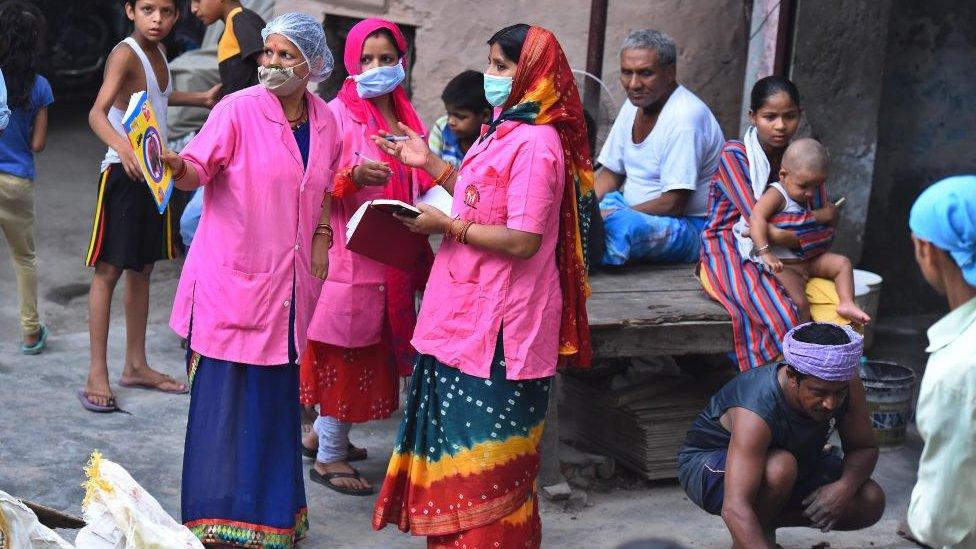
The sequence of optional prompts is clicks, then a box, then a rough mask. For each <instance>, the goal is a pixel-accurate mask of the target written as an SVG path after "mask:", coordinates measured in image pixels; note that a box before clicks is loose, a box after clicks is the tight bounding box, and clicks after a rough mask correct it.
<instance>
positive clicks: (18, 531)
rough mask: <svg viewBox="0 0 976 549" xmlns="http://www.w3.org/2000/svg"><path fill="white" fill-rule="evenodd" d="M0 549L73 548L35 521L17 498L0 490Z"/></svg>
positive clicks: (33, 515) (34, 516)
mask: <svg viewBox="0 0 976 549" xmlns="http://www.w3.org/2000/svg"><path fill="white" fill-rule="evenodd" d="M0 547H11V548H16V549H72V548H73V547H74V546H73V545H71V544H70V543H68V542H67V541H65V540H64V539H62V538H61V536H59V535H57V534H56V533H55V532H54V530H51V529H50V528H48V527H47V526H44V525H43V524H41V523H40V521H38V520H37V515H36V514H34V511H31V510H30V509H29V508H28V507H27V506H26V505H24V504H23V503H21V502H20V500H18V499H17V498H15V497H13V496H11V495H10V494H8V493H6V492H4V491H3V490H0Z"/></svg>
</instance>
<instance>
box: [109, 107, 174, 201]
mask: <svg viewBox="0 0 976 549" xmlns="http://www.w3.org/2000/svg"><path fill="white" fill-rule="evenodd" d="M122 127H123V128H125V131H126V133H127V134H128V136H129V144H130V145H132V150H133V151H134V152H135V153H136V159H137V160H138V161H139V167H141V168H142V175H143V177H145V178H146V184H147V185H149V192H150V193H151V194H152V197H153V200H154V201H155V202H156V207H157V208H158V209H159V213H163V212H164V211H166V204H168V203H169V197H170V195H171V194H172V193H173V172H172V171H171V170H170V169H169V166H167V165H166V163H165V162H163V158H162V156H163V145H165V144H164V143H163V137H162V135H161V134H160V133H159V124H158V123H157V122H156V115H155V114H154V113H153V108H152V103H151V102H150V101H149V94H147V93H146V92H144V91H141V92H137V93H134V94H132V98H131V99H130V100H129V108H128V109H126V111H125V115H124V116H123V117H122Z"/></svg>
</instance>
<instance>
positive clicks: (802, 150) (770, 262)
mask: <svg viewBox="0 0 976 549" xmlns="http://www.w3.org/2000/svg"><path fill="white" fill-rule="evenodd" d="M828 168H829V158H828V157H827V151H826V149H824V147H823V145H821V144H820V143H818V142H817V141H815V140H813V139H797V140H796V141H794V142H793V143H791V144H790V146H789V147H787V148H786V152H784V153H783V160H782V164H781V167H780V171H779V182H778V183H771V184H770V185H769V187H767V188H766V192H764V193H763V195H762V196H761V197H760V198H759V200H757V201H756V206H755V207H754V208H753V209H752V216H750V218H749V233H750V234H749V237H750V238H752V241H753V244H754V247H753V252H752V253H751V254H749V256H748V258H749V259H751V260H752V261H755V262H756V263H759V264H761V265H764V266H765V267H766V268H767V269H768V270H769V271H770V272H772V273H773V275H774V276H775V277H776V279H777V280H779V282H780V284H782V285H783V288H785V289H786V293H787V294H789V296H790V299H792V300H793V304H794V305H796V308H797V311H798V312H799V314H800V322H808V321H809V320H810V303H809V301H807V297H806V291H805V287H806V283H807V280H808V279H809V278H810V277H818V278H828V279H831V280H833V281H834V284H835V285H836V287H837V297H838V298H839V303H838V304H837V314H838V315H840V316H842V317H844V318H846V319H848V320H850V321H852V322H856V323H859V324H867V323H868V322H870V321H871V317H869V316H868V315H867V313H865V312H864V311H863V310H861V308H860V307H858V306H857V303H855V302H854V272H853V268H852V266H851V260H849V259H847V257H845V256H843V255H840V254H833V253H829V252H827V253H823V254H821V255H818V256H816V257H812V258H808V259H803V258H801V257H800V256H799V255H798V254H796V253H794V252H792V251H791V250H789V249H786V248H782V247H780V246H774V245H772V244H770V242H769V219H770V218H771V217H773V216H774V215H776V214H777V213H780V212H784V211H785V212H791V213H799V212H801V211H803V210H806V209H809V203H810V199H811V198H813V196H814V195H815V194H816V193H817V192H818V190H819V188H820V186H821V185H823V184H824V181H825V180H826V179H827V171H828Z"/></svg>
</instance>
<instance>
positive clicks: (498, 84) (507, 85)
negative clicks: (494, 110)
mask: <svg viewBox="0 0 976 549" xmlns="http://www.w3.org/2000/svg"><path fill="white" fill-rule="evenodd" d="M511 94H512V77H511V76H494V75H491V74H487V73H486V74H485V99H487V100H488V102H489V103H491V104H492V106H495V107H501V106H502V105H504V104H505V101H508V96H509V95H511Z"/></svg>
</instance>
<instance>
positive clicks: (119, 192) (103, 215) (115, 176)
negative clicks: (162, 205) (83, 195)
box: [85, 164, 175, 271]
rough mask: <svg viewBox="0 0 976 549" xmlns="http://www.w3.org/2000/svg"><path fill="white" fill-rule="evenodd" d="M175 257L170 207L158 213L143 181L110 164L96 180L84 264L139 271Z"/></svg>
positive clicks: (120, 165) (120, 166)
mask: <svg viewBox="0 0 976 549" xmlns="http://www.w3.org/2000/svg"><path fill="white" fill-rule="evenodd" d="M174 256H175V248H174V246H173V229H172V224H171V223H170V210H169V206H167V207H166V210H165V211H164V212H163V213H159V209H158V208H157V207H156V202H155V201H154V200H153V198H152V195H151V194H150V192H149V186H148V185H146V183H145V182H144V181H135V180H133V179H131V178H129V176H128V175H127V174H126V173H125V169H124V168H123V167H122V164H112V165H110V166H109V167H108V168H106V169H105V171H104V172H102V176H101V178H100V179H99V183H98V201H97V202H96V204H95V215H94V219H93V220H92V231H91V240H90V241H89V244H88V253H87V254H86V256H85V264H86V265H88V266H89V267H94V266H95V265H96V264H97V263H98V262H100V261H101V262H105V263H108V264H109V265H113V266H115V267H118V268H120V269H135V270H140V271H141V270H143V269H144V268H145V267H146V266H147V265H152V264H153V263H155V262H156V261H159V260H160V259H173V257H174Z"/></svg>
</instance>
